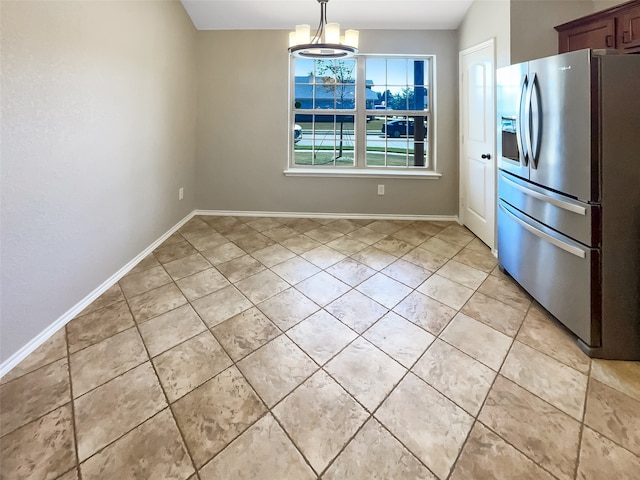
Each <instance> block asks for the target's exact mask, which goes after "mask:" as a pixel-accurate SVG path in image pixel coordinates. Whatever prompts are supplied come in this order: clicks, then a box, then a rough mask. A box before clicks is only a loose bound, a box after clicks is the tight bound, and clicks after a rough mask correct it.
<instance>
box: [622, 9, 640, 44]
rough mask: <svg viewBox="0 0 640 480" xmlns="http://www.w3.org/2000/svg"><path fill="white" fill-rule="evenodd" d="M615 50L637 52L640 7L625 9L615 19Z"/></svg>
mask: <svg viewBox="0 0 640 480" xmlns="http://www.w3.org/2000/svg"><path fill="white" fill-rule="evenodd" d="M617 22H618V25H617V29H618V33H617V42H616V44H617V48H619V49H622V50H631V49H633V50H637V49H639V48H640V5H637V6H635V7H632V8H628V9H625V10H623V11H621V12H620V13H619V14H618V17H617Z"/></svg>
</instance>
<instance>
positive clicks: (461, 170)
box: [458, 37, 498, 256]
mask: <svg viewBox="0 0 640 480" xmlns="http://www.w3.org/2000/svg"><path fill="white" fill-rule="evenodd" d="M487 47H491V55H492V57H493V111H494V112H497V99H496V94H497V88H496V69H497V65H496V57H497V54H496V38H495V37H492V38H490V39H488V40H485V41H484V42H481V43H478V44H476V45H473V46H471V47H469V48H465V49H464V50H461V51H460V52H458V122H459V123H458V189H459V193H458V219H459V222H460V223H461V224H462V225H464V208H463V205H462V198H463V193H464V192H466V188H464V179H465V178H466V177H465V175H466V170H465V154H466V144H465V143H464V136H463V132H464V130H463V119H464V115H465V114H466V109H465V106H464V102H463V101H462V100H463V98H464V92H463V88H464V83H463V72H464V70H463V68H462V59H463V57H464V56H465V55H469V54H470V53H474V52H476V51H478V50H483V49H485V48H487ZM494 116H495V115H494ZM494 126H495V119H494ZM496 128H497V127H496ZM494 133H495V132H494ZM491 145H492V146H491V158H492V161H493V165H494V168H493V177H494V183H493V185H494V188H493V199H494V201H493V213H494V217H493V218H494V228H493V246H492V247H491V252H492V253H493V255H494V256H497V252H498V251H497V241H496V240H497V238H498V222H497V198H498V192H497V185H498V183H497V180H498V168H497V159H496V150H497V148H496V147H497V145H496V135H493V139H492V141H491Z"/></svg>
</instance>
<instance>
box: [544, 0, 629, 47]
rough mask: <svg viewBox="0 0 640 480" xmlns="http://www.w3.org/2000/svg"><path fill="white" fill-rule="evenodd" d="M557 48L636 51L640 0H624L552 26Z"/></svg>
mask: <svg viewBox="0 0 640 480" xmlns="http://www.w3.org/2000/svg"><path fill="white" fill-rule="evenodd" d="M555 29H556V30H557V31H558V52H559V53H564V52H571V51H573V50H581V49H583V48H612V49H619V50H624V51H626V52H628V53H640V0H634V1H633V2H626V3H622V4H620V5H616V6H615V7H612V8H609V9H607V10H603V11H601V12H597V13H593V14H591V15H587V16H586V17H582V18H578V19H576V20H572V21H571V22H567V23H563V24H562V25H558V26H557V27H555Z"/></svg>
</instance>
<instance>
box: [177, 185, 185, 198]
mask: <svg viewBox="0 0 640 480" xmlns="http://www.w3.org/2000/svg"><path fill="white" fill-rule="evenodd" d="M183 198H184V188H183V187H180V188H179V189H178V200H182V199H183Z"/></svg>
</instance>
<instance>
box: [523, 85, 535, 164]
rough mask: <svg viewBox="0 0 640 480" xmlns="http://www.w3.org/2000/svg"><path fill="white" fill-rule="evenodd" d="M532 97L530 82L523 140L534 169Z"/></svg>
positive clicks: (525, 107)
mask: <svg viewBox="0 0 640 480" xmlns="http://www.w3.org/2000/svg"><path fill="white" fill-rule="evenodd" d="M535 78H536V74H535V73H534V74H533V79H535ZM532 96H533V81H532V82H531V84H530V85H529V88H528V90H527V99H526V102H525V106H524V109H525V115H524V116H525V128H526V135H525V136H524V139H525V143H526V146H527V152H528V153H529V156H530V157H531V166H532V167H533V168H536V166H535V165H534V164H533V145H532V139H531V134H532V131H531V124H532V122H533V118H532V115H533V109H532V108H531V107H532V103H531V101H532Z"/></svg>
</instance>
